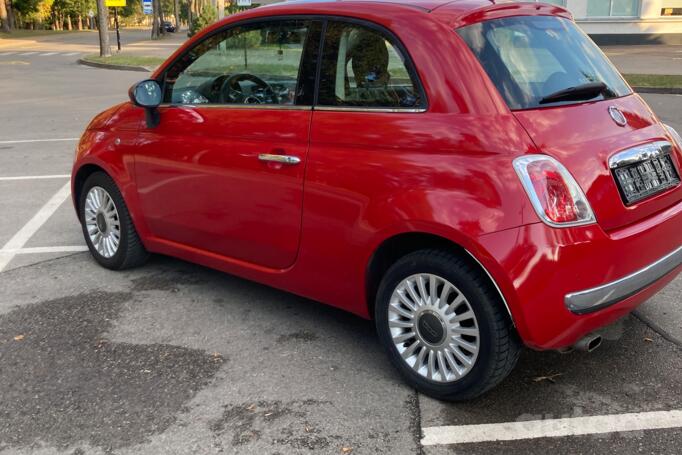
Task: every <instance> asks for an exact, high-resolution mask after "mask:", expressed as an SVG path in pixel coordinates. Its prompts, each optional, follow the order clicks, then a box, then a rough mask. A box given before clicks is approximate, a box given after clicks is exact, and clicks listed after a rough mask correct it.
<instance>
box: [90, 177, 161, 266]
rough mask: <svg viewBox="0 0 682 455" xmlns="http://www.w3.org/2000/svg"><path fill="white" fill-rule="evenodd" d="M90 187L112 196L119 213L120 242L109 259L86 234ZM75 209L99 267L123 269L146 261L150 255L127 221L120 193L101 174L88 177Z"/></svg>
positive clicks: (128, 216)
mask: <svg viewBox="0 0 682 455" xmlns="http://www.w3.org/2000/svg"><path fill="white" fill-rule="evenodd" d="M93 187H100V188H102V189H104V190H105V191H106V192H107V193H108V194H109V196H110V197H111V199H112V201H113V203H114V205H115V206H116V211H117V212H118V221H119V223H120V228H121V233H120V240H119V245H118V249H117V250H116V252H115V254H114V255H113V256H111V257H105V256H103V255H102V254H100V253H99V252H98V251H97V249H96V248H95V246H94V245H93V244H92V241H91V240H90V236H89V235H88V230H87V227H86V223H85V203H86V197H87V195H88V192H89V191H90V190H91V189H92V188H93ZM78 207H79V216H80V221H81V227H82V229H83V236H84V237H85V242H86V243H87V245H88V248H89V249H90V253H91V254H92V256H93V257H94V258H95V260H96V261H97V262H98V263H99V264H100V265H102V266H103V267H105V268H107V269H111V270H123V269H129V268H133V267H138V266H140V265H143V264H144V263H145V262H146V261H147V259H148V258H149V253H147V250H145V248H144V245H142V241H141V240H140V237H139V236H138V235H137V231H136V230H135V226H134V225H133V221H132V219H131V218H130V213H129V212H128V207H127V206H126V204H125V201H124V200H123V196H121V192H120V191H119V189H118V187H117V186H116V183H114V181H113V179H112V178H111V177H109V176H108V175H107V174H105V173H103V172H95V173H93V174H92V175H90V176H89V177H88V178H87V179H86V180H85V183H84V184H83V189H82V190H81V193H80V195H79V202H78Z"/></svg>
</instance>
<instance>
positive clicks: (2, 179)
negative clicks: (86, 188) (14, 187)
mask: <svg viewBox="0 0 682 455" xmlns="http://www.w3.org/2000/svg"><path fill="white" fill-rule="evenodd" d="M69 177H71V176H70V175H69V174H55V175H20V176H17V177H0V182H6V181H10V180H39V179H66V178H69Z"/></svg>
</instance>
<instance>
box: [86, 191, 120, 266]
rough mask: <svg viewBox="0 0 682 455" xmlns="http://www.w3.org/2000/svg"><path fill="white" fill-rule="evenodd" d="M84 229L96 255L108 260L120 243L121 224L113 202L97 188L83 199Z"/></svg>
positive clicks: (104, 192)
mask: <svg viewBox="0 0 682 455" xmlns="http://www.w3.org/2000/svg"><path fill="white" fill-rule="evenodd" d="M85 227H86V229H87V231H88V237H89V238H90V242H91V243H92V246H93V247H94V248H95V250H96V251H97V253H98V254H100V255H101V256H103V257H105V258H110V257H112V256H113V255H115V254H116V251H118V245H119V243H120V242H121V223H120V220H119V217H118V211H117V210H116V205H115V204H114V200H113V199H112V198H111V196H110V195H109V193H107V191H106V190H105V189H104V188H102V187H99V186H95V187H92V188H91V189H90V191H88V195H87V196H86V197H85Z"/></svg>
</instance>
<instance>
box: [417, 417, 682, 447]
mask: <svg viewBox="0 0 682 455" xmlns="http://www.w3.org/2000/svg"><path fill="white" fill-rule="evenodd" d="M679 427H682V411H678V410H676V411H656V412H638V413H631V414H613V415H602V416H590V417H572V418H565V419H548V420H530V421H527V422H504V423H491V424H482V425H459V426H443V427H427V428H424V429H423V432H424V438H423V439H422V444H423V445H425V446H433V445H444V444H463V443H473V442H492V441H515V440H519V439H535V438H557V437H563V436H577V435H586V434H601V433H616V432H621V431H642V430H658V429H663V428H679Z"/></svg>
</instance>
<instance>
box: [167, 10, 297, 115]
mask: <svg viewBox="0 0 682 455" xmlns="http://www.w3.org/2000/svg"><path fill="white" fill-rule="evenodd" d="M309 29H310V22H309V21H281V22H267V23H265V24H259V25H250V26H244V27H237V28H233V29H230V30H228V31H226V32H224V33H220V34H217V35H214V36H211V37H209V38H207V39H205V40H204V41H202V42H201V43H199V44H198V45H197V46H195V47H194V48H193V49H192V50H191V51H190V52H189V53H187V54H185V55H184V56H183V57H182V58H181V59H180V60H179V61H178V62H176V63H175V64H174V65H173V66H172V67H171V69H170V70H169V71H168V72H167V73H166V79H165V95H164V101H165V102H170V103H173V104H285V105H286V104H294V103H295V100H296V95H297V86H298V78H299V70H300V66H301V56H302V53H303V49H304V46H305V43H306V38H307V36H308V31H309Z"/></svg>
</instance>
